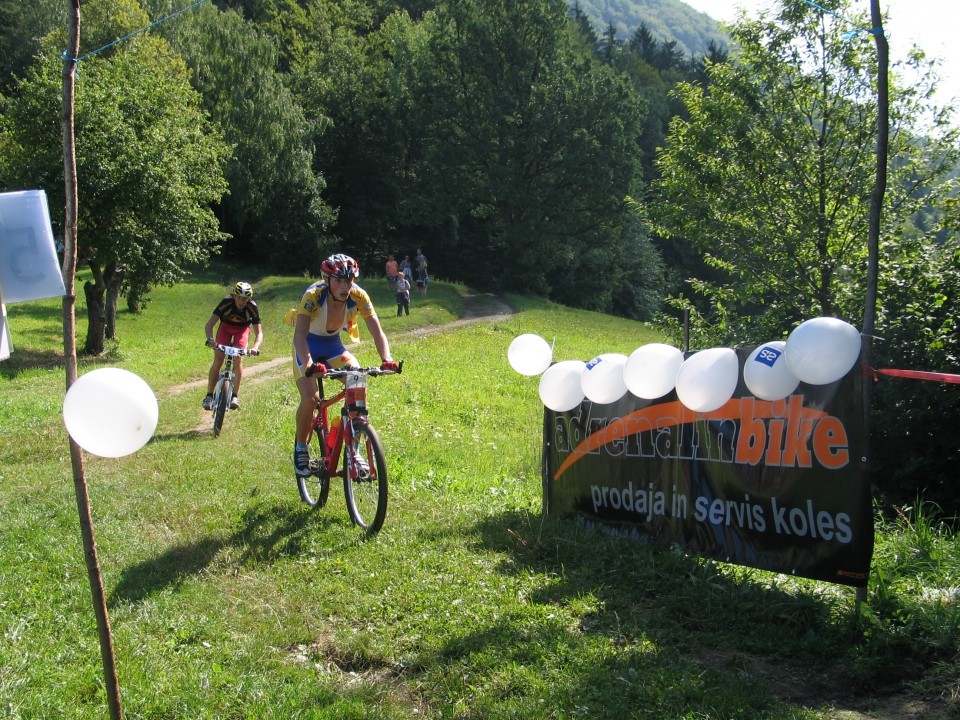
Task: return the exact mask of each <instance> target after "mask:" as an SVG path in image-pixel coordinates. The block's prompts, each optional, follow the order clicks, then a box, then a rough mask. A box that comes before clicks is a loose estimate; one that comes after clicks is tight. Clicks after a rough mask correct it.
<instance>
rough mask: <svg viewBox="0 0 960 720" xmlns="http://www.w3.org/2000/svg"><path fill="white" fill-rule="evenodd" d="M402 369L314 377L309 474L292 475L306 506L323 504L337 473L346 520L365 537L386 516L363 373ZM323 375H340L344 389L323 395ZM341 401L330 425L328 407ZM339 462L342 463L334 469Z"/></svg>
mask: <svg viewBox="0 0 960 720" xmlns="http://www.w3.org/2000/svg"><path fill="white" fill-rule="evenodd" d="M402 371H403V361H401V362H400V364H399V367H398V369H397V370H381V369H380V368H377V367H361V368H341V369H327V370H326V371H325V372H324V374H323V375H322V376H317V388H318V389H319V391H320V402H319V403H318V404H317V410H316V413H315V414H314V418H313V427H312V432H311V435H310V438H309V440H308V444H309V445H311V446H312V448H311V451H310V455H311V457H312V458H314V459H311V460H310V475H308V476H306V477H300V476H297V487H298V488H299V489H300V497H301V498H302V499H303V501H304V502H305V503H307V504H308V505H312V506H315V507H323V506H324V505H325V504H326V502H327V494H328V493H329V492H330V478H331V477H342V478H343V493H344V496H345V498H346V501H347V510H348V511H349V513H350V519H351V520H353V522H354V523H356V524H357V525H359V526H360V527H361V528H363V529H364V530H366V532H367V534H368V535H373V534H374V533H376V532H377V531H379V530H380V528H381V527H382V526H383V521H384V520H385V519H386V517H387V460H386V457H385V456H384V453H383V445H382V444H381V443H380V437H379V436H378V435H377V431H376V430H374V428H373V426H371V425H370V420H369V417H368V415H367V410H368V408H367V377H377V376H380V375H393V374H394V373H400V372H402ZM324 378H332V379H342V380H343V383H344V386H343V389H342V390H340V392H338V393H337V394H336V395H333V396H332V397H330V398H326V397H324V394H323V379H324ZM341 400H342V401H343V406H342V407H341V409H340V417H339V418H338V419H337V420H339V422H337V420H334V422H332V423H331V422H329V418H328V409H329V408H330V406H331V405H335V404H336V403H338V402H340V401H341ZM341 457H342V465H341V463H340V459H341ZM338 465H341V467H340V469H339V470H338V469H337V466H338Z"/></svg>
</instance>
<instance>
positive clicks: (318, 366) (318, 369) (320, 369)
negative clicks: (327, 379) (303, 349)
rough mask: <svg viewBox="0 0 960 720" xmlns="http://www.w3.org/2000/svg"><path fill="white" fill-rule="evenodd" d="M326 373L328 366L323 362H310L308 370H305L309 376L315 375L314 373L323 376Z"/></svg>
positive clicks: (305, 373)
mask: <svg viewBox="0 0 960 720" xmlns="http://www.w3.org/2000/svg"><path fill="white" fill-rule="evenodd" d="M326 374H327V366H326V365H324V364H323V363H310V364H309V365H308V366H307V369H306V371H305V372H304V375H306V376H307V377H313V376H314V375H319V376H320V377H323V376H324V375H326Z"/></svg>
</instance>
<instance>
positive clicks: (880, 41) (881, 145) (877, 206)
mask: <svg viewBox="0 0 960 720" xmlns="http://www.w3.org/2000/svg"><path fill="white" fill-rule="evenodd" d="M870 20H871V27H872V30H871V32H872V34H873V39H874V42H875V43H876V46H877V143H876V174H875V177H874V183H873V192H872V193H871V195H870V221H869V229H868V235H867V251H868V252H867V292H866V297H865V298H864V303H863V336H862V337H863V349H862V352H861V356H860V358H861V360H862V362H863V364H864V366H865V367H872V365H873V335H874V326H875V323H876V316H877V278H878V276H879V267H880V221H881V217H882V214H883V198H884V195H885V194H886V191H887V160H888V154H889V140H890V95H889V90H890V81H889V69H890V48H889V45H888V44H887V38H886V36H885V35H884V34H883V16H882V15H881V14H880V0H870ZM872 382H873V381H872V380H871V379H870V378H867V377H865V378H864V379H863V428H864V456H865V457H864V458H863V471H864V473H865V474H866V476H867V477H869V456H870V404H871V400H872V398H873V387H872ZM861 590H862V592H861V593H858V596H857V599H858V600H866V590H865V589H861Z"/></svg>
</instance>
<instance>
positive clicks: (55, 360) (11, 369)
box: [0, 344, 65, 380]
mask: <svg viewBox="0 0 960 720" xmlns="http://www.w3.org/2000/svg"><path fill="white" fill-rule="evenodd" d="M53 367H60V368H63V367H65V364H64V361H63V353H62V352H58V351H54V350H34V349H32V348H29V347H27V348H24V347H21V346H20V345H17V344H14V346H13V352H12V353H10V357H9V358H7V359H6V360H4V361H3V362H2V363H0V377H4V378H6V379H7V380H14V379H16V378H17V376H19V375H21V374H22V373H23V372H24V371H26V370H33V369H35V368H43V369H49V368H53Z"/></svg>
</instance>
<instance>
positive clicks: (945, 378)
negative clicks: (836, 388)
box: [866, 368, 960, 385]
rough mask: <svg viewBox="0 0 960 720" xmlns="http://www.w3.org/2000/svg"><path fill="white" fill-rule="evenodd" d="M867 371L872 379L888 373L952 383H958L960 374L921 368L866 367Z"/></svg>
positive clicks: (915, 378)
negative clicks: (877, 368) (927, 370)
mask: <svg viewBox="0 0 960 720" xmlns="http://www.w3.org/2000/svg"><path fill="white" fill-rule="evenodd" d="M866 370H867V372H868V373H872V374H873V379H874V380H876V379H877V375H889V376H891V377H902V378H911V379H913V380H936V381H938V382H946V383H954V384H958V385H960V375H951V374H949V373H939V372H924V371H923V370H889V369H887V370H875V369H874V368H866Z"/></svg>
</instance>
